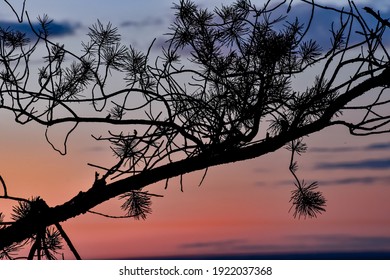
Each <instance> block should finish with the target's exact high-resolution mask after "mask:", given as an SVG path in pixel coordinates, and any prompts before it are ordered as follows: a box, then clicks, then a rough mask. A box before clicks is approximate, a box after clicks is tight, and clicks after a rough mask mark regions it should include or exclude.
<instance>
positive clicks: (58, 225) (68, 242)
mask: <svg viewBox="0 0 390 280" xmlns="http://www.w3.org/2000/svg"><path fill="white" fill-rule="evenodd" d="M55 225H56V227H57V229H58V231H59V232H60V234H61V236H62V237H63V238H64V240H65V242H66V244H68V246H69V249H70V250H71V251H72V253H73V255H74V256H75V257H76V259H77V260H81V257H80V255H79V253H78V252H77V250H76V248H75V247H74V246H73V243H72V241H70V238H69V236H68V235H67V234H66V232H65V231H64V229H63V228H62V226H61V225H60V223H55Z"/></svg>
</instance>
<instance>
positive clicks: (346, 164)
mask: <svg viewBox="0 0 390 280" xmlns="http://www.w3.org/2000/svg"><path fill="white" fill-rule="evenodd" d="M389 168H390V158H382V159H366V160H360V161H342V162H320V163H318V164H316V165H315V167H314V169H322V170H323V169H352V170H358V169H376V170H378V169H389Z"/></svg>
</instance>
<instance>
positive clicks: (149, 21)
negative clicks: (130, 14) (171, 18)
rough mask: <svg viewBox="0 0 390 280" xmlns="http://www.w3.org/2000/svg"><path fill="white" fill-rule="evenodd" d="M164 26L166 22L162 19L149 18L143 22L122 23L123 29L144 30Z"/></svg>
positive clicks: (130, 21) (129, 21)
mask: <svg viewBox="0 0 390 280" xmlns="http://www.w3.org/2000/svg"><path fill="white" fill-rule="evenodd" d="M163 24H164V20H162V19H161V18H147V19H144V20H141V21H135V20H127V21H124V22H122V23H121V27H136V28H142V27H147V26H161V25H163Z"/></svg>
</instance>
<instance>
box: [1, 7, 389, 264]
mask: <svg viewBox="0 0 390 280" xmlns="http://www.w3.org/2000/svg"><path fill="white" fill-rule="evenodd" d="M18 2H20V3H21V2H22V1H18ZM196 2H197V3H199V4H200V5H202V6H203V7H206V6H210V7H213V6H214V5H219V4H220V3H221V2H223V3H229V2H232V1H196ZM253 2H254V3H255V2H259V3H260V2H261V1H255V0H253ZM320 2H322V3H331V2H332V3H339V2H345V1H320ZM355 3H357V4H359V3H362V4H363V5H364V4H366V5H375V6H372V8H374V9H380V10H381V14H382V16H383V17H384V18H388V17H390V2H389V1H387V0H381V1H355ZM368 3H369V4H368ZM171 7H172V3H171V1H161V0H147V1H145V0H133V1H123V0H122V1H100V0H99V1H96V0H94V1H91V0H88V1H85V0H83V1H74V0H72V1H57V0H56V1H43V0H34V1H27V10H28V11H29V14H30V17H31V18H36V17H37V16H38V15H43V14H45V13H46V14H48V15H49V16H50V17H51V18H53V19H54V20H55V21H54V23H55V24H56V25H55V26H54V27H55V28H53V35H55V36H57V37H56V38H55V41H60V42H64V43H66V46H69V47H70V48H71V49H74V50H76V51H77V50H79V49H81V46H80V42H81V41H82V40H85V39H86V36H85V34H86V33H87V32H88V26H90V25H91V24H94V23H95V22H96V19H100V20H101V21H102V22H103V23H104V22H108V21H110V22H112V24H113V25H114V26H118V28H119V30H120V32H121V33H122V34H123V40H124V42H125V43H127V44H132V45H133V46H135V47H136V48H138V49H141V50H142V49H143V50H145V49H146V48H147V47H148V46H149V44H150V43H151V42H152V40H153V39H154V38H157V39H161V38H162V37H161V35H162V34H164V33H166V32H168V27H169V24H170V23H171V22H172V20H173V11H172V9H171ZM318 19H319V21H318V23H317V25H316V26H315V28H316V31H315V32H313V33H312V34H311V35H313V36H316V38H315V39H317V40H318V41H319V42H320V43H323V44H327V42H329V41H328V40H329V39H328V38H327V37H325V36H322V35H323V34H326V32H328V29H329V25H330V21H329V17H327V15H326V14H323V13H319V14H318ZM14 23H15V18H14V17H13V16H12V14H11V13H10V10H9V8H7V6H6V5H5V4H4V3H3V2H1V3H0V25H2V26H4V25H5V26H7V25H8V26H12V25H13V24H14ZM154 51H155V53H157V52H158V50H157V49H155V50H154ZM37 63H38V62H37ZM314 70H315V68H314V69H313V72H312V73H315V71H314ZM309 75H310V74H309ZM304 81H305V79H304V77H303V79H302V81H301V82H298V84H297V87H305V86H306V85H305V83H304ZM97 129H98V130H99V129H100V128H97V127H96V126H93V127H92V126H87V125H82V126H81V128H79V129H78V130H77V131H76V133H75V134H73V135H72V136H71V138H70V142H69V146H68V149H69V152H68V154H67V155H66V156H61V155H59V154H58V153H57V152H55V151H54V150H53V149H52V148H51V147H50V145H49V144H48V143H47V142H46V141H45V138H44V127H40V126H38V125H35V124H29V125H26V126H20V125H17V124H15V123H14V122H13V119H12V116H11V115H10V114H8V113H4V112H2V111H1V110H0V131H1V135H0V175H1V176H2V177H3V178H4V180H5V181H6V183H7V186H8V192H9V194H10V195H13V196H23V197H31V196H37V195H39V196H41V197H42V198H44V199H45V200H46V201H47V202H48V204H49V205H51V206H54V205H57V204H62V203H64V202H65V201H67V200H69V199H70V198H72V197H73V196H74V195H76V194H77V193H78V192H79V191H80V190H87V189H88V188H89V186H91V184H92V182H93V179H94V172H95V169H94V168H91V167H89V166H87V163H96V164H101V165H106V166H108V165H109V164H110V163H112V162H113V160H114V158H113V157H112V153H111V152H110V151H109V149H107V148H105V147H104V146H99V145H97V143H96V142H95V141H94V140H93V139H92V138H91V137H90V135H91V133H94V132H96V130H97ZM100 131H102V132H103V131H104V130H101V129H100ZM97 134H98V133H97ZM50 135H51V137H52V139H53V141H54V142H56V141H57V142H56V143H61V139H62V137H63V133H62V128H61V127H59V128H54V129H52V130H51V131H50ZM306 143H307V144H308V146H309V151H308V153H306V154H304V155H302V156H301V157H300V158H299V167H300V171H299V175H300V176H301V177H302V178H304V179H305V180H307V181H312V180H318V181H319V183H320V187H321V190H322V191H323V193H324V195H325V197H326V198H327V208H326V210H327V211H326V212H325V213H324V214H323V215H320V216H319V217H318V218H317V219H306V220H305V219H300V220H299V219H294V218H293V217H292V213H289V208H290V204H289V199H290V192H291V191H292V190H293V182H292V177H291V175H290V173H289V171H288V165H289V156H290V154H289V153H288V152H287V151H286V150H280V151H277V152H275V153H274V154H270V155H266V156H264V157H262V158H258V159H254V160H250V161H245V162H241V163H234V164H230V165H224V166H218V167H214V168H211V169H210V170H209V172H208V175H207V177H206V179H205V181H204V183H203V184H202V186H200V187H198V184H199V182H200V180H201V178H202V176H203V173H202V172H196V173H193V174H190V175H186V176H184V192H180V186H179V182H178V179H176V178H175V179H172V180H171V181H170V185H169V188H168V189H167V190H165V189H164V182H160V183H157V184H155V185H153V186H150V187H148V190H150V191H151V192H155V193H158V194H161V195H164V198H154V199H153V206H152V207H153V213H152V214H151V215H149V217H148V218H147V220H145V221H135V220H130V219H129V220H109V219H107V218H103V217H99V216H95V215H92V214H87V215H83V216H80V217H77V218H76V219H72V220H69V221H67V222H65V223H63V227H64V229H65V230H66V231H67V232H68V235H69V236H70V237H71V239H72V241H73V243H74V244H75V246H76V248H77V249H78V250H79V253H80V255H81V256H82V257H83V258H86V259H101V258H127V257H131V258H137V257H153V256H155V257H159V256H161V257H162V256H170V255H207V254H229V255H234V254H241V253H242V254H268V253H285V252H287V253H289V252H329V251H331V252H333V251H346V252H361V251H376V252H377V251H390V216H389V211H390V203H389V199H390V173H389V171H390V138H389V136H388V135H381V136H372V137H365V138H358V137H352V136H350V135H349V134H348V132H347V130H346V129H343V128H340V127H333V128H329V129H326V130H325V131H322V132H320V133H316V134H313V135H311V136H310V137H308V138H307V139H306ZM0 203H1V205H0V207H1V209H2V210H3V209H4V208H5V209H10V205H8V204H6V203H5V202H3V201H0ZM120 205H121V202H118V200H116V199H113V200H110V201H109V202H107V203H105V204H103V205H100V206H99V207H97V208H96V209H94V210H96V211H102V212H106V213H108V214H119V215H121V214H123V213H121V211H120V209H119V206H120ZM65 256H66V257H68V258H71V257H72V256H71V254H70V253H69V252H68V250H66V255H65Z"/></svg>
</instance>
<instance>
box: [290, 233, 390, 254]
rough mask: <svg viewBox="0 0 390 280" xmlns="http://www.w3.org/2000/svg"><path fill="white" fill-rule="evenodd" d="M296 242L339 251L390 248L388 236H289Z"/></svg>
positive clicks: (389, 237)
mask: <svg viewBox="0 0 390 280" xmlns="http://www.w3.org/2000/svg"><path fill="white" fill-rule="evenodd" d="M290 239H292V240H297V242H304V243H311V244H317V245H316V246H318V248H323V249H326V248H327V249H330V250H335V249H337V250H339V251H350V250H354V251H366V250H378V251H384V250H390V236H354V235H339V234H330V235H300V236H290Z"/></svg>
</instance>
